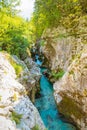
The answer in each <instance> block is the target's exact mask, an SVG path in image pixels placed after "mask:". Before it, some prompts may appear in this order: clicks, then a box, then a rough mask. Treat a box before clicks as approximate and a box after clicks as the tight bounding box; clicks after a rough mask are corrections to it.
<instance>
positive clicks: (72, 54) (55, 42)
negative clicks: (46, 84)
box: [42, 19, 87, 130]
mask: <svg viewBox="0 0 87 130" xmlns="http://www.w3.org/2000/svg"><path fill="white" fill-rule="evenodd" d="M85 25H86V19H81V21H80V22H79V25H78V27H76V29H75V30H76V32H74V33H71V31H70V30H71V29H65V28H64V27H58V28H56V29H52V30H51V29H48V30H46V31H45V32H44V34H43V36H42V38H43V39H44V40H45V44H44V47H42V51H43V53H44V55H45V57H46V58H47V59H48V62H49V67H50V68H51V70H54V71H55V72H58V69H62V70H64V71H65V74H64V76H63V77H62V78H61V79H59V80H58V81H56V83H55V84H54V96H55V99H56V101H57V104H58V109H59V111H60V112H61V113H63V114H64V115H65V116H67V117H68V118H70V117H71V118H72V119H73V120H74V122H76V124H77V125H78V127H79V128H80V129H81V130H84V129H87V35H86V33H85V32H87V26H85ZM74 34H75V35H74ZM59 95H60V96H61V97H60V96H59Z"/></svg>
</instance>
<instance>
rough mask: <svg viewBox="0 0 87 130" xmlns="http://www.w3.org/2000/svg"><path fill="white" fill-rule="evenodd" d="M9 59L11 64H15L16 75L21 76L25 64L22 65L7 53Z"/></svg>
mask: <svg viewBox="0 0 87 130" xmlns="http://www.w3.org/2000/svg"><path fill="white" fill-rule="evenodd" d="M6 57H7V59H8V60H9V61H10V64H11V65H12V66H13V68H14V69H15V72H16V75H17V77H19V76H20V74H21V72H22V71H23V66H22V65H20V64H17V63H16V62H15V61H14V60H13V59H12V57H11V56H10V55H9V54H7V55H6Z"/></svg>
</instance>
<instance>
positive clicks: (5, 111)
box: [0, 52, 45, 130]
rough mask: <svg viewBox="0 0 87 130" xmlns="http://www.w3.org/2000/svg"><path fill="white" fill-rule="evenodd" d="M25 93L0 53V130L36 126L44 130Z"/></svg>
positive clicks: (14, 129) (28, 129)
mask: <svg viewBox="0 0 87 130" xmlns="http://www.w3.org/2000/svg"><path fill="white" fill-rule="evenodd" d="M26 93H27V92H26V89H25V87H24V86H23V85H22V84H20V83H19V82H18V80H17V75H16V74H15V70H14V68H13V67H12V65H11V64H10V62H9V61H8V56H7V54H6V53H1V52H0V130H30V129H32V128H33V127H35V126H37V125H38V126H39V127H40V129H41V130H44V129H45V127H44V124H43V122H42V120H41V118H40V115H39V113H38V111H37V109H36V108H35V107H34V105H33V104H32V102H31V101H30V99H29V98H28V96H27V95H26Z"/></svg>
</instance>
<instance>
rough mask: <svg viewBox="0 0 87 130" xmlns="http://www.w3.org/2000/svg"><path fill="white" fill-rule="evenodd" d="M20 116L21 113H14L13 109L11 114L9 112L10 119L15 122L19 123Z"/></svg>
mask: <svg viewBox="0 0 87 130" xmlns="http://www.w3.org/2000/svg"><path fill="white" fill-rule="evenodd" d="M21 118H22V114H18V113H16V112H15V111H13V112H12V114H11V119H12V120H13V121H15V122H16V124H20V121H21Z"/></svg>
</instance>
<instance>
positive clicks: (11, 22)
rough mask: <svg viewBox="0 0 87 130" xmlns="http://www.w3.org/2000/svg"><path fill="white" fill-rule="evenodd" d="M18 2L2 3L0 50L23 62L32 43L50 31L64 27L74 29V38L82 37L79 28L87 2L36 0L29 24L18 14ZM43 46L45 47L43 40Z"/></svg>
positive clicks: (83, 0)
mask: <svg viewBox="0 0 87 130" xmlns="http://www.w3.org/2000/svg"><path fill="white" fill-rule="evenodd" d="M19 3H20V0H17V1H15V0H9V1H8V0H1V1H0V51H2V50H5V51H7V52H9V53H10V54H15V55H17V56H18V57H19V58H21V59H25V57H26V55H27V50H29V49H30V48H31V46H32V43H33V44H34V43H36V41H37V40H39V39H40V38H41V35H42V34H43V32H44V30H46V29H48V28H50V29H52V28H54V27H58V26H64V27H65V28H66V29H67V28H71V29H70V33H71V35H79V34H78V33H77V29H76V27H77V26H78V25H79V22H80V18H81V17H82V16H86V13H87V1H86V0H55V2H54V0H42V1H41V0H36V1H35V6H34V12H33V16H32V18H31V20H30V21H28V20H24V19H23V18H21V17H19V16H18V15H17V13H18V12H19V11H18V10H17V9H16V7H17V6H18V5H19ZM86 19H87V18H86ZM85 26H86V25H85ZM80 33H83V32H80ZM58 35H59V36H60V37H61V38H62V37H66V36H65V34H64V35H60V34H58ZM84 42H85V40H84ZM85 43H86V42H85ZM40 45H41V46H44V41H43V40H42V42H41V44H40Z"/></svg>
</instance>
